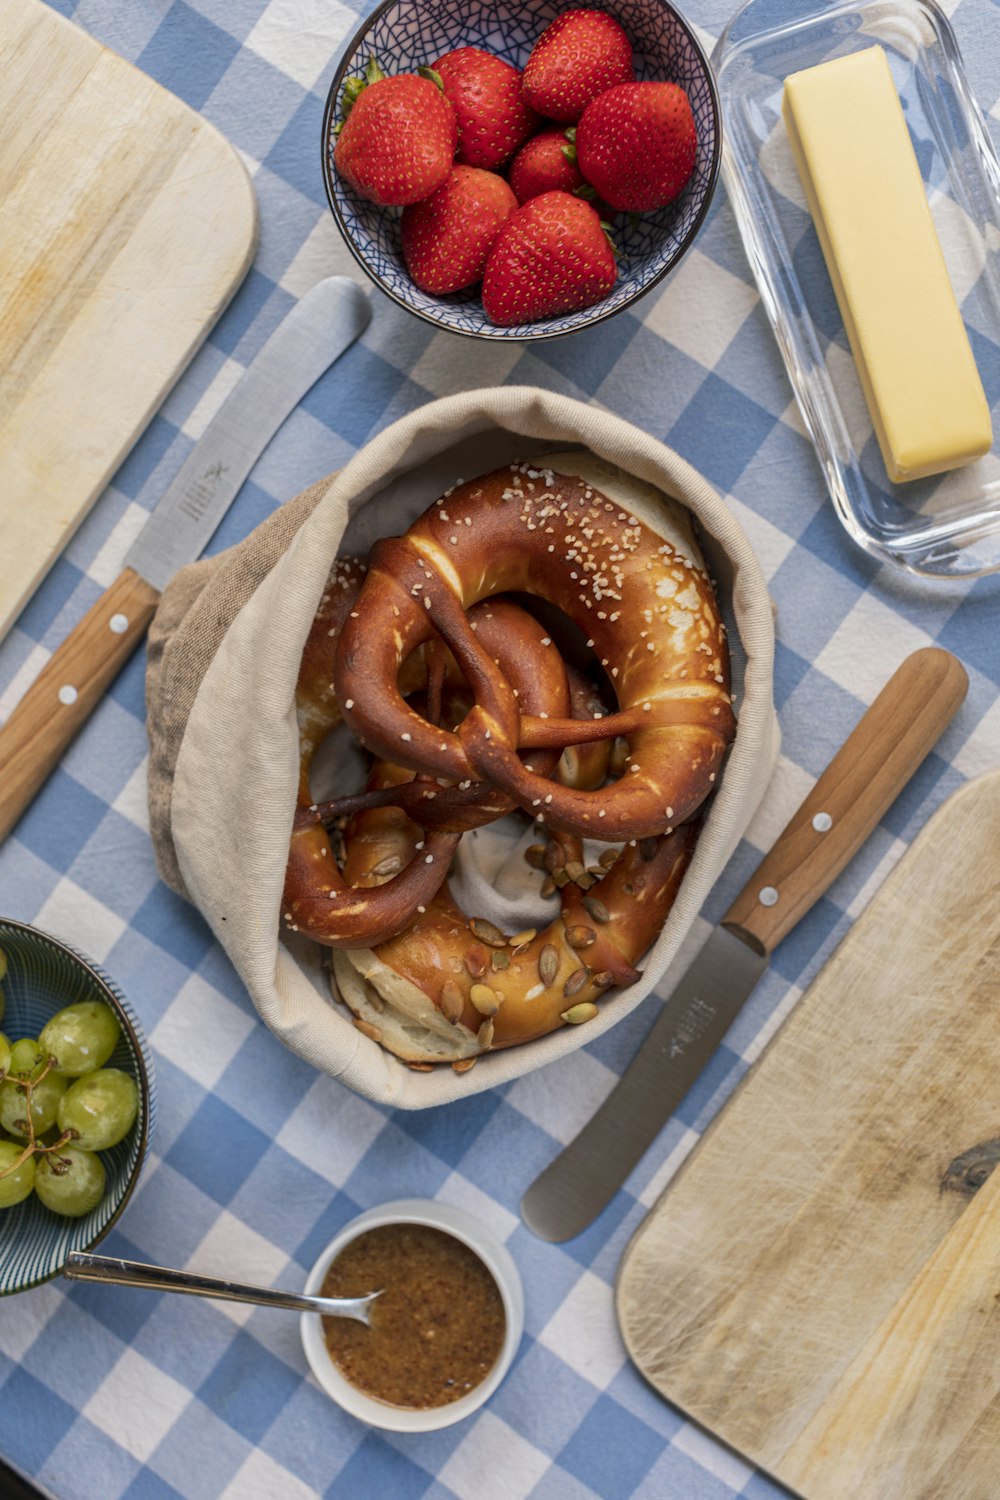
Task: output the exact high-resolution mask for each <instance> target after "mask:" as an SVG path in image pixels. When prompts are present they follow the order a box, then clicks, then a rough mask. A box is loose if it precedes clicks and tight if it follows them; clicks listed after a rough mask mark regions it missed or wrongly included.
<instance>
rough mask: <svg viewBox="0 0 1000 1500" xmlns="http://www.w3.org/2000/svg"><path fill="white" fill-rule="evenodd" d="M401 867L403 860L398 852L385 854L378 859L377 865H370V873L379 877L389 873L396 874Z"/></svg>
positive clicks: (386, 875) (384, 876)
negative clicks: (382, 857) (383, 857)
mask: <svg viewBox="0 0 1000 1500" xmlns="http://www.w3.org/2000/svg"><path fill="white" fill-rule="evenodd" d="M402 868H403V861H402V859H401V858H400V857H399V855H398V854H387V855H386V857H385V859H380V860H379V862H378V864H377V865H373V866H372V872H371V873H372V875H374V876H376V877H377V878H379V879H382V878H386V877H388V876H389V875H398V874H399V872H400V870H401V869H402Z"/></svg>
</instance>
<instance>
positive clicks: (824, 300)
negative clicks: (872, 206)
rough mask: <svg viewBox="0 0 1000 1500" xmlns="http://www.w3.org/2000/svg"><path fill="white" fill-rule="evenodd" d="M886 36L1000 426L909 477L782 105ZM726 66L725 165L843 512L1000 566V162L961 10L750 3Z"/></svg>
mask: <svg viewBox="0 0 1000 1500" xmlns="http://www.w3.org/2000/svg"><path fill="white" fill-rule="evenodd" d="M874 45H878V46H881V47H882V48H883V49H884V50H885V52H886V55H887V57H888V60H889V65H890V68H891V71H892V75H893V81H894V83H895V85H896V88H897V90H898V92H899V96H900V100H901V102H902V105H903V111H904V114H905V117H906V121H907V125H908V127H909V130H910V136H911V139H912V141H913V145H914V149H915V152H916V156H917V160H918V162H919V164H920V169H921V172H922V174H923V179H924V185H925V187H926V189H927V195H928V201H929V203H930V207H931V212H932V214H933V217H934V222H935V226H936V228H937V232H938V237H939V239H940V241H941V248H942V250H943V252H944V256H945V261H946V263H947V266H948V271H949V275H950V277H951V281H952V286H953V287H954V289H955V293H956V296H957V298H958V301H959V304H960V306H961V309H962V315H963V318H964V320H965V325H966V329H967V330H968V333H969V337H970V341H971V343H972V349H973V353H974V355H975V358H976V364H977V366H978V369H979V374H980V376H981V378H982V381H983V385H984V388H985V391H986V398H987V401H988V402H989V405H990V409H991V413H992V418H993V431H994V444H993V448H992V451H991V452H990V453H988V454H986V456H985V457H984V458H981V459H979V460H977V461H976V462H975V463H973V464H969V465H967V466H966V467H964V468H960V469H954V470H952V471H951V472H950V473H946V474H941V475H936V476H934V477H933V478H929V479H919V480H909V481H906V482H903V483H899V484H894V483H893V482H892V481H891V480H890V479H889V476H888V474H887V473H886V469H885V465H884V464H883V461H882V456H881V453H880V450H879V446H878V441H877V439H876V436H875V432H874V429H873V426H872V421H871V417H870V416H869V413H868V407H867V405H866V403H865V399H864V395H863V393H862V389H861V384H860V382H859V379H858V374H857V370H856V368H855V365H854V361H853V359H852V356H851V352H850V348H849V346H848V343H847V338H846V335H845V332H844V326H843V320H842V318H841V315H840V311H839V308H838V306H837V301H836V298H835V296H834V292H833V287H832V285H831V283H830V278H829V275H828V273H827V269H826V265H825V263H824V260H823V254H822V251H821V249H820V246H819V242H818V240H817V238H816V232H815V229H814V228H813V223H812V219H811V216H810V214H809V210H808V207H807V205H806V200H805V194H804V192H803V190H802V185H801V183H800V180H799V176H798V173H797V171H796V169H795V163H794V161H793V159H792V153H791V147H790V145H789V141H788V136H787V133H786V130H785V125H784V122H783V120H782V115H781V100H782V90H783V86H784V80H785V78H786V77H787V76H788V74H789V73H795V72H798V71H799V70H800V69H803V68H810V67H813V66H814V65H815V64H817V63H821V62H826V61H828V60H829V59H831V58H834V57H841V56H844V55H846V54H847V53H851V52H857V51H859V50H860V49H861V48H863V47H871V46H874ZM712 63H713V66H714V68H715V73H716V77H717V81H718V87H719V95H720V99H721V102H722V111H723V119H724V124H725V136H724V146H723V158H722V172H723V177H724V180H725V183H726V187H727V189H728V192H729V196H730V200H731V202H732V204H733V209H734V212H735V214H736V219H737V223H738V225H739V229H740V233H741V235H742V238H743V243H744V246H745V248H746V251H747V255H748V257H749V260H750V265H751V267H752V269H753V273H754V276H755V278H756V280H757V285H758V288H759V290H760V294H761V298H762V300H763V304H764V308H765V311H766V313H767V316H768V318H769V319H770V322H771V325H772V327H773V329H774V332H775V336H776V338H777V341H778V346H779V348H780V350H781V354H782V357H783V359H784V362H785V366H786V368H787V370H788V374H789V378H790V379H791V383H792V387H793V389H794V391H795V395H796V398H797V400H798V403H799V407H800V409H801V411H802V415H803V419H804V421H805V424H806V427H807V429H808V431H809V434H810V436H811V437H812V440H813V442H814V444H815V446H816V452H817V454H818V457H819V461H820V465H821V467H822V469H823V473H824V475H825V478H826V482H827V486H828V488H829V491H830V494H831V497H832V499H833V503H834V505H835V507H836V509H837V513H838V515H839V516H840V519H841V521H842V522H843V524H844V526H845V527H846V529H847V531H848V533H849V535H850V536H851V537H852V538H853V539H854V541H855V542H857V543H858V544H859V546H861V547H863V548H864V549H865V551H867V552H869V553H870V554H871V555H872V556H873V557H876V558H878V559H879V560H881V561H884V562H888V563H892V564H895V565H896V566H897V567H900V568H903V569H905V570H906V571H907V572H909V573H911V574H915V575H918V576H920V577H924V578H938V579H948V578H951V579H956V578H957V579H961V578H973V577H976V576H979V575H982V574H985V573H992V572H996V571H998V570H1000V163H998V161H997V157H996V154H995V152H994V150H993V146H992V144H991V142H990V138H989V135H988V133H987V129H986V125H985V122H984V120H983V117H982V114H981V112H980V110H979V106H978V105H977V103H976V101H975V99H974V98H973V96H972V93H971V90H970V88H969V84H968V82H967V80H966V76H965V71H964V68H963V65H962V59H961V55H960V53H959V50H958V45H957V43H956V40H955V36H954V33H953V31H952V29H951V25H950V23H949V22H948V19H947V17H946V16H945V15H944V14H943V12H942V11H941V10H939V9H938V7H937V5H936V4H934V0H884V3H882V0H864V3H859V0H847V3H841V4H833V5H828V4H825V5H818V4H817V3H816V0H792V3H791V4H790V3H789V0H750V3H749V4H747V5H745V6H744V7H743V9H742V10H740V11H738V12H737V14H736V15H735V16H734V17H733V19H732V21H731V22H730V23H729V25H728V26H727V28H726V30H725V31H724V32H723V34H722V36H721V37H720V39H719V42H718V45H717V46H716V49H715V52H714V54H713V57H712ZM873 149H875V150H877V149H878V147H877V142H873ZM914 316H915V317H916V316H919V309H918V308H915V309H914Z"/></svg>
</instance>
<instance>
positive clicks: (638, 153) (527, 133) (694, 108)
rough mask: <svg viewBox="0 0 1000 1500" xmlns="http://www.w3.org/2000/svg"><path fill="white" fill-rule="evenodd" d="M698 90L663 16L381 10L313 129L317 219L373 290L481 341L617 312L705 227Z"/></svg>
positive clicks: (662, 2)
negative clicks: (322, 202) (318, 170)
mask: <svg viewBox="0 0 1000 1500" xmlns="http://www.w3.org/2000/svg"><path fill="white" fill-rule="evenodd" d="M721 136H722V127H721V116H720V111H719V101H718V95H717V93H716V88H715V80H714V78H713V76H712V71H711V68H710V66H709V63H708V60H707V59H706V57H705V55H704V53H703V51H702V49H701V47H700V45H699V43H698V41H697V39H696V37H695V36H694V34H693V32H692V31H691V28H690V27H689V26H688V24H687V22H686V21H685V20H684V18H683V16H681V14H680V13H679V12H678V11H677V10H675V9H674V7H673V6H672V5H670V4H668V3H666V0H609V3H607V4H606V5H604V6H603V7H602V9H600V10H596V9H589V8H567V7H565V6H560V5H559V4H558V3H555V0H523V3H517V0H479V3H475V4H473V3H470V0H465V3H463V4H460V5H457V4H454V3H449V0H422V3H421V4H420V5H414V4H413V3H412V0H383V3H382V4H381V5H379V6H378V8H377V9H376V10H375V11H374V12H373V14H372V15H371V16H370V17H369V18H368V19H367V20H366V21H365V23H364V25H363V26H362V27H361V28H360V29H359V31H358V32H357V33H356V35H355V36H354V37H353V39H352V40H351V42H350V43H349V45H348V47H347V50H346V52H345V54H344V56H343V58H342V59H341V62H340V65H339V67H338V68H337V72H336V75H335V77H334V79H333V82H332V84H331V86H330V91H329V95H328V98H327V104H326V111H325V114H324V120H323V178H324V182H325V185H326V191H327V196H328V198H329V200H330V206H331V209H332V210H333V215H334V219H335V221H336V223H337V225H338V227H339V229H340V231H341V233H342V235H343V237H344V239H345V241H346V243H347V245H348V247H349V248H350V250H351V252H352V254H353V255H354V257H355V259H356V260H357V261H358V262H359V264H360V265H361V266H362V267H363V269H364V270H365V271H366V272H367V274H368V275H369V276H370V277H371V279H372V280H373V281H374V282H375V283H376V285H377V286H379V287H381V289H382V290H383V291H384V292H385V293H386V294H387V295H388V296H389V297H391V298H392V299H393V301H395V302H397V303H399V304H400V305H401V306H403V307H405V308H407V309H408V310H409V311H410V312H412V313H414V314H416V315H417V316H418V317H420V318H423V319H425V320H426V321H427V322H430V323H433V324H435V325H436V326H437V327H439V328H444V329H447V330H449V331H451V332H453V333H460V334H466V335H469V336H471V337H475V338H489V339H518V340H524V339H541V338H555V337H558V336H559V335H561V334H566V333H571V332H573V331H574V330H576V329H579V328H584V327H590V326H592V325H593V324H594V323H597V322H600V321H602V320H603V319H605V318H609V317H612V316H613V315H614V314H615V313H617V312H620V311H621V309H622V308H624V307H628V306H630V305H631V304H632V303H633V302H635V301H636V300H637V299H638V298H639V297H641V296H643V295H644V294H645V293H646V292H648V291H649V290H650V289H651V288H652V287H654V286H655V285H656V284H657V283H658V282H659V281H661V280H662V279H663V277H664V276H666V274H667V273H668V272H669V271H670V270H671V268H672V267H673V266H675V265H676V264H677V261H678V260H679V259H680V257H681V256H682V255H683V254H684V252H685V250H686V249H687V248H688V246H689V245H690V244H691V243H692V241H693V240H694V238H695V236H696V235H697V233H698V230H699V229H700V227H701V224H702V222H703V220H704V218H705V215H706V213H707V212H708V207H709V204H710V202H711V199H712V194H713V192H714V190H715V185H716V181H717V178H718V172H719V159H720V155H721V146H722V139H721Z"/></svg>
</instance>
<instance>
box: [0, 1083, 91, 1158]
mask: <svg viewBox="0 0 1000 1500" xmlns="http://www.w3.org/2000/svg"><path fill="white" fill-rule="evenodd" d="M55 1066H56V1059H55V1058H54V1057H47V1058H46V1059H45V1066H44V1067H43V1068H42V1071H41V1072H40V1073H39V1075H38V1077H37V1078H32V1077H31V1075H30V1074H29V1073H14V1074H8V1073H7V1072H5V1071H0V1083H5V1082H7V1081H8V1080H9V1081H10V1082H11V1083H12V1084H13V1085H14V1086H15V1088H19V1089H23V1091H24V1103H25V1119H23V1120H15V1121H14V1125H15V1127H17V1126H19V1125H23V1126H24V1133H25V1135H26V1136H27V1138H28V1141H27V1145H26V1146H25V1148H24V1150H23V1151H22V1152H21V1155H20V1156H19V1157H18V1158H17V1161H15V1162H12V1163H11V1165H10V1166H9V1167H5V1168H4V1169H3V1171H2V1172H0V1180H2V1179H3V1178H4V1177H11V1176H12V1175H13V1174H14V1173H15V1172H17V1171H18V1170H19V1169H20V1168H21V1167H23V1166H24V1164H25V1162H26V1161H27V1160H28V1158H29V1157H31V1156H49V1155H51V1153H52V1152H53V1151H61V1150H62V1148H63V1147H64V1146H66V1145H68V1144H69V1142H70V1141H75V1140H78V1139H79V1137H80V1132H79V1131H78V1130H64V1131H63V1133H62V1135H61V1136H60V1137H59V1139H58V1140H57V1141H53V1142H52V1144H51V1146H43V1145H42V1143H41V1141H39V1140H36V1139H35V1122H34V1120H33V1119H32V1118H31V1095H32V1091H33V1090H34V1088H35V1087H36V1085H38V1084H39V1083H41V1081H42V1079H43V1078H46V1077H48V1075H49V1073H51V1072H52V1069H53V1068H54V1067H55ZM57 1160H58V1161H59V1162H60V1165H59V1167H58V1168H57V1167H55V1166H53V1168H52V1171H53V1173H54V1174H55V1176H57V1177H59V1176H61V1175H62V1174H63V1173H64V1172H66V1170H67V1168H68V1167H69V1165H70V1163H69V1161H68V1160H66V1159H65V1158H57Z"/></svg>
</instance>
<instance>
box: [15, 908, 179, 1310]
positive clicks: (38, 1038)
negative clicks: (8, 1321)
mask: <svg viewBox="0 0 1000 1500" xmlns="http://www.w3.org/2000/svg"><path fill="white" fill-rule="evenodd" d="M154 1115H155V1085H154V1079H153V1064H152V1058H151V1056H150V1052H149V1046H148V1043H147V1042H146V1039H145V1037H144V1035H143V1033H142V1029H141V1027H140V1025H139V1021H138V1018H137V1017H136V1015H135V1012H134V1011H133V1009H132V1007H131V1006H130V1004H129V1002H128V1001H127V1000H126V998H125V996H124V995H123V994H122V993H121V991H120V990H119V989H118V987H117V986H116V985H115V983H114V981H113V980H111V979H110V978H109V977H108V976H107V975H106V974H105V973H104V972H103V971H102V970H101V969H100V968H99V967H98V965H97V964H94V963H92V962H91V961H90V960H89V959H87V958H85V957H84V956H83V955H82V954H81V953H78V952H77V951H76V949H74V948H71V947H70V946H69V944H67V943H64V942H63V941H62V940H61V939H59V938H57V937H53V936H51V935H50V934H48V933H45V932H41V931H40V930H39V929H38V928H37V927H29V926H27V925H26V924H25V923H23V922H16V921H14V920H12V919H8V918H4V917H0V1296H5V1295H8V1294H10V1293H12V1292H22V1291H25V1290H26V1289H27V1288H28V1287H32V1286H38V1285H39V1284H40V1283H41V1282H43V1281H48V1280H49V1279H50V1278H51V1277H53V1276H57V1275H58V1274H59V1272H60V1271H61V1270H62V1268H63V1266H64V1265H65V1264H66V1259H67V1257H68V1256H69V1254H70V1252H71V1251H74V1250H89V1249H90V1248H91V1247H92V1246H93V1245H96V1244H97V1242H98V1241H99V1240H101V1239H103V1237H104V1235H105V1234H107V1232H108V1230H109V1229H110V1228H111V1226H112V1225H113V1224H114V1223H115V1221H116V1220H117V1219H118V1217H119V1215H120V1214H121V1212H122V1210H123V1209H124V1207H125V1205H126V1203H127V1202H128V1200H129V1198H130V1197H131V1195H132V1192H133V1190H134V1188H135V1185H136V1183H137V1182H138V1179H139V1174H140V1172H141V1171H142V1165H143V1162H144V1160H145V1157H146V1153H147V1150H148V1147H149V1140H150V1136H151V1134H152V1129H153V1122H154Z"/></svg>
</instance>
